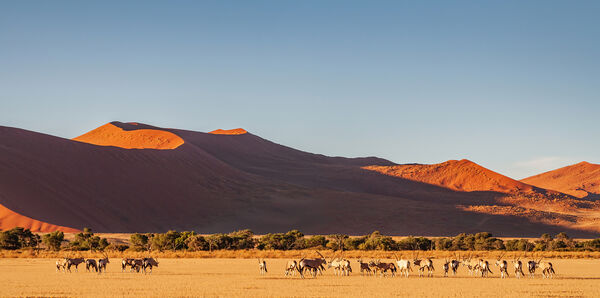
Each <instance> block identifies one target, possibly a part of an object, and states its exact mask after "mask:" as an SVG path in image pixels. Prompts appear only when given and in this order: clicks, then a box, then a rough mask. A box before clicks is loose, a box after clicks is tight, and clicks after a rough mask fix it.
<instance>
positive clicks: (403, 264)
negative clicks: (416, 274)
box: [394, 254, 412, 277]
mask: <svg viewBox="0 0 600 298" xmlns="http://www.w3.org/2000/svg"><path fill="white" fill-rule="evenodd" d="M394 257H395V258H396V265H398V271H400V276H402V275H404V276H406V277H408V275H409V274H410V272H409V271H412V268H411V267H410V260H404V259H402V255H400V258H398V257H397V256H396V254H394Z"/></svg>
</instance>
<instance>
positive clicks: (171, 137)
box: [73, 123, 184, 149]
mask: <svg viewBox="0 0 600 298" xmlns="http://www.w3.org/2000/svg"><path fill="white" fill-rule="evenodd" d="M128 124H130V125H132V126H137V125H138V123H128ZM73 140H75V141H79V142H84V143H89V144H94V145H99V146H115V147H121V148H125V149H175V148H177V147H179V146H181V144H183V142H184V141H183V139H182V138H180V137H178V136H177V135H175V134H173V133H171V132H168V131H164V130H158V129H137V130H131V131H128V130H124V129H123V128H121V127H117V126H116V125H115V124H114V123H107V124H105V125H103V126H100V127H98V128H96V129H94V130H92V131H90V132H88V133H86V134H83V135H81V136H78V137H76V138H74V139H73Z"/></svg>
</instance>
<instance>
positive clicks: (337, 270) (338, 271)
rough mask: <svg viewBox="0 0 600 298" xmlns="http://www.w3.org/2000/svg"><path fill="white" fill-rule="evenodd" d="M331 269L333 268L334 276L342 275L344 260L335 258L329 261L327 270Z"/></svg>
mask: <svg viewBox="0 0 600 298" xmlns="http://www.w3.org/2000/svg"><path fill="white" fill-rule="evenodd" d="M329 268H333V275H340V276H341V275H342V260H341V259H338V258H335V259H331V260H329V263H328V264H327V269H329Z"/></svg>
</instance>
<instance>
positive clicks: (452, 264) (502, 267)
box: [259, 251, 555, 278]
mask: <svg viewBox="0 0 600 298" xmlns="http://www.w3.org/2000/svg"><path fill="white" fill-rule="evenodd" d="M316 253H317V254H318V255H319V258H314V259H308V258H305V257H303V258H301V259H300V260H299V261H296V260H290V261H288V262H287V263H286V267H285V271H284V275H285V276H295V275H296V272H298V273H299V275H300V277H302V278H304V274H305V273H306V272H308V273H310V274H311V275H312V277H313V278H315V277H317V275H319V274H320V275H323V271H325V270H326V269H329V268H333V273H334V275H336V276H348V275H350V273H352V266H351V265H350V264H351V262H350V260H348V259H345V258H343V257H341V256H339V257H335V256H334V258H332V259H329V260H327V259H326V258H325V257H324V256H323V255H322V254H321V253H320V252H318V251H317V252H316ZM505 254H506V253H502V254H501V255H500V256H499V257H498V258H497V259H496V260H495V262H494V263H493V264H494V265H495V266H496V267H498V269H499V272H500V278H508V277H509V271H511V272H514V275H515V277H516V278H521V277H524V276H525V274H523V262H522V261H521V257H515V258H514V259H512V261H511V264H512V268H513V269H510V266H509V262H508V261H507V260H505V259H503V257H504V255H505ZM394 258H395V262H394V261H392V262H383V261H381V260H379V259H376V260H370V261H368V262H365V261H363V259H362V258H358V259H357V260H356V262H357V263H358V266H359V268H360V275H367V276H378V275H379V276H381V277H385V276H387V275H388V274H389V275H390V276H392V277H393V276H396V274H399V275H400V276H401V277H409V275H410V272H413V268H415V269H416V271H417V272H418V276H419V277H433V276H434V271H435V267H434V265H433V260H432V257H431V256H426V257H423V258H419V252H416V253H413V255H412V259H409V258H403V257H402V255H400V257H398V256H397V255H396V254H394ZM460 265H462V266H463V267H465V268H466V269H467V272H468V274H469V275H470V276H480V277H489V276H490V274H493V272H492V269H491V266H490V262H488V261H487V260H484V259H473V257H472V255H469V256H468V257H464V258H461V257H460V254H459V255H456V254H455V255H454V258H453V259H445V260H444V263H443V266H442V268H443V271H444V272H443V276H444V277H448V276H449V274H452V275H453V276H456V274H457V273H458V269H459V267H460ZM266 266H267V265H266V261H265V260H264V259H263V260H260V259H259V269H260V270H261V271H260V272H261V274H264V273H266V269H265V271H264V272H263V270H262V268H263V267H264V268H266ZM538 268H539V269H541V270H542V277H543V278H553V277H554V274H555V272H554V267H553V266H552V263H551V262H546V261H542V259H541V258H540V259H537V260H535V259H534V260H530V261H528V262H527V269H528V271H529V277H530V278H534V277H535V272H536V270H537V269H538ZM378 273H379V274H378Z"/></svg>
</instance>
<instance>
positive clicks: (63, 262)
mask: <svg viewBox="0 0 600 298" xmlns="http://www.w3.org/2000/svg"><path fill="white" fill-rule="evenodd" d="M67 260H68V258H64V259H58V260H57V261H56V272H60V270H61V269H62V271H63V272H66V268H65V267H66V266H67Z"/></svg>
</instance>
